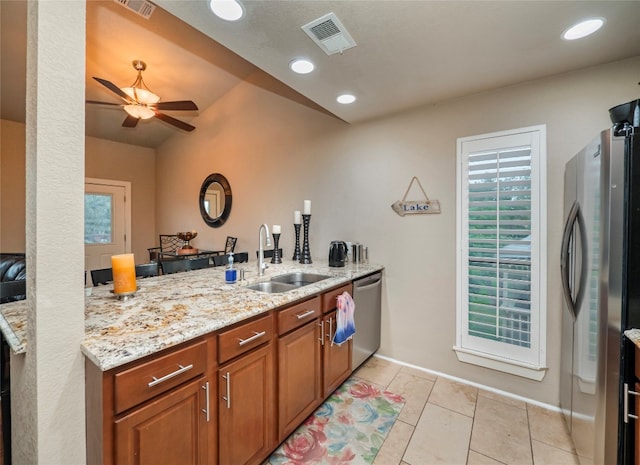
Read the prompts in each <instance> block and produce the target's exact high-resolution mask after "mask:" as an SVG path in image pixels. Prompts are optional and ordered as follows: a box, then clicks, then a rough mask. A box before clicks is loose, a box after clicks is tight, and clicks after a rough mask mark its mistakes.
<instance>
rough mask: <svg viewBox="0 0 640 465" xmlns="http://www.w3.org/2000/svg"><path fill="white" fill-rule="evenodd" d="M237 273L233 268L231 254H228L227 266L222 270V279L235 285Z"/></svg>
mask: <svg viewBox="0 0 640 465" xmlns="http://www.w3.org/2000/svg"><path fill="white" fill-rule="evenodd" d="M237 271H238V270H236V269H235V268H234V267H233V252H229V266H228V267H227V269H226V270H224V279H225V281H226V282H228V283H235V282H236V279H237Z"/></svg>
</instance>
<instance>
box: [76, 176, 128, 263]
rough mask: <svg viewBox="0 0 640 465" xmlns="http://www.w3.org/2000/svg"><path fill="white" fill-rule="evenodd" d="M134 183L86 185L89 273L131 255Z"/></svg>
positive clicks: (85, 209) (86, 242)
mask: <svg viewBox="0 0 640 465" xmlns="http://www.w3.org/2000/svg"><path fill="white" fill-rule="evenodd" d="M129 191H130V183H125V182H120V181H108V180H98V179H91V180H87V181H86V182H85V202H84V204H85V205H84V212H85V214H84V216H85V218H84V223H85V224H84V243H85V269H86V270H95V269H99V268H110V267H111V256H112V255H116V254H121V253H126V252H130V251H131V244H130V241H129V237H130V236H131V234H130V230H131V226H130V217H131V213H130V203H129V202H128V201H127V200H128V199H129V198H130V195H129Z"/></svg>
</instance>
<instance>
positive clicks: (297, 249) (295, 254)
mask: <svg viewBox="0 0 640 465" xmlns="http://www.w3.org/2000/svg"><path fill="white" fill-rule="evenodd" d="M293 227H294V228H295V230H296V246H295V248H294V249H293V257H292V258H291V260H300V223H298V224H296V223H294V224H293Z"/></svg>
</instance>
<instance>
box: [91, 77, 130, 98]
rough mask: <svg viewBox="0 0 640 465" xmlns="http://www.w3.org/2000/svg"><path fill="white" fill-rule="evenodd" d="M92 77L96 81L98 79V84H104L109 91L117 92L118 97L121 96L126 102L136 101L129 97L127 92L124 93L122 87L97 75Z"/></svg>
mask: <svg viewBox="0 0 640 465" xmlns="http://www.w3.org/2000/svg"><path fill="white" fill-rule="evenodd" d="M93 79H95V80H96V81H98V82H99V83H100V84H102V85H103V86H105V87H106V88H107V89H109V90H110V91H111V92H113V93H115V94H117V95H118V96H119V97H120V98H122V99H123V100H124V101H125V102H127V103H136V102H135V101H134V100H133V99H132V98H131V97H129V96H128V95H127V94H125V93H124V92H123V91H122V89H120V88H119V87H118V86H116V85H115V84H114V83H113V82H110V81H107V80H106V79H102V78H98V77H95V76H94V77H93Z"/></svg>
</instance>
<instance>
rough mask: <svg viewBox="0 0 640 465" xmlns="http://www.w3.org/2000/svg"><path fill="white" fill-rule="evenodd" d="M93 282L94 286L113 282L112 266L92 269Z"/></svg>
mask: <svg viewBox="0 0 640 465" xmlns="http://www.w3.org/2000/svg"><path fill="white" fill-rule="evenodd" d="M91 282H92V283H93V285H94V286H99V285H101V284H107V283H111V282H113V271H112V270H111V268H100V269H97V270H91Z"/></svg>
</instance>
